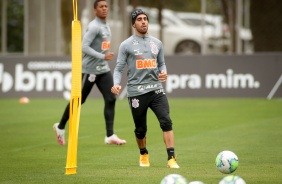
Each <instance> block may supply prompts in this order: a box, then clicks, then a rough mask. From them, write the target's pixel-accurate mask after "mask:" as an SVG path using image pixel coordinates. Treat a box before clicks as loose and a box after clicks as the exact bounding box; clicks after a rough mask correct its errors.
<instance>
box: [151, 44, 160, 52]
mask: <svg viewBox="0 0 282 184" xmlns="http://www.w3.org/2000/svg"><path fill="white" fill-rule="evenodd" d="M150 47H151V52H152V53H153V54H158V52H159V49H158V47H157V45H156V44H155V43H151V44H150Z"/></svg>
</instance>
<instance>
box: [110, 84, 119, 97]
mask: <svg viewBox="0 0 282 184" xmlns="http://www.w3.org/2000/svg"><path fill="white" fill-rule="evenodd" d="M120 90H121V86H118V85H116V86H113V87H112V89H111V92H112V93H113V94H115V95H118V94H119V92H120Z"/></svg>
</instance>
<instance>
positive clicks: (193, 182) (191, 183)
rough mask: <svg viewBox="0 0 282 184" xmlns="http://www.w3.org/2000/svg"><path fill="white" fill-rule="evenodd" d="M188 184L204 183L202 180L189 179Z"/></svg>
mask: <svg viewBox="0 0 282 184" xmlns="http://www.w3.org/2000/svg"><path fill="white" fill-rule="evenodd" d="M189 184H204V183H203V182H202V181H190V182H189Z"/></svg>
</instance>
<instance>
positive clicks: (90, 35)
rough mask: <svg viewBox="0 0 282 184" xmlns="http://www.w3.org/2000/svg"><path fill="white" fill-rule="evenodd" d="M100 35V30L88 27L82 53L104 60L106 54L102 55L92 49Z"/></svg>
mask: <svg viewBox="0 0 282 184" xmlns="http://www.w3.org/2000/svg"><path fill="white" fill-rule="evenodd" d="M98 34H99V28H98V27H95V26H93V25H91V26H88V28H87V31H86V33H85V34H84V36H83V40H82V52H83V53H85V54H88V55H90V56H93V57H95V58H99V59H104V58H105V54H102V53H100V52H98V51H96V50H94V49H93V48H92V47H91V44H92V42H93V40H94V39H95V37H96V36H98Z"/></svg>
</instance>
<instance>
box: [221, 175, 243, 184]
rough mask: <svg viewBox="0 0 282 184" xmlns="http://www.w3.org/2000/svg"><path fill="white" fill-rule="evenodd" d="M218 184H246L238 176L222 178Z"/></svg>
mask: <svg viewBox="0 0 282 184" xmlns="http://www.w3.org/2000/svg"><path fill="white" fill-rule="evenodd" d="M219 184H246V182H245V181H244V180H243V179H242V178H241V177H239V176H234V175H229V176H225V177H224V178H222V180H220V182H219Z"/></svg>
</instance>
